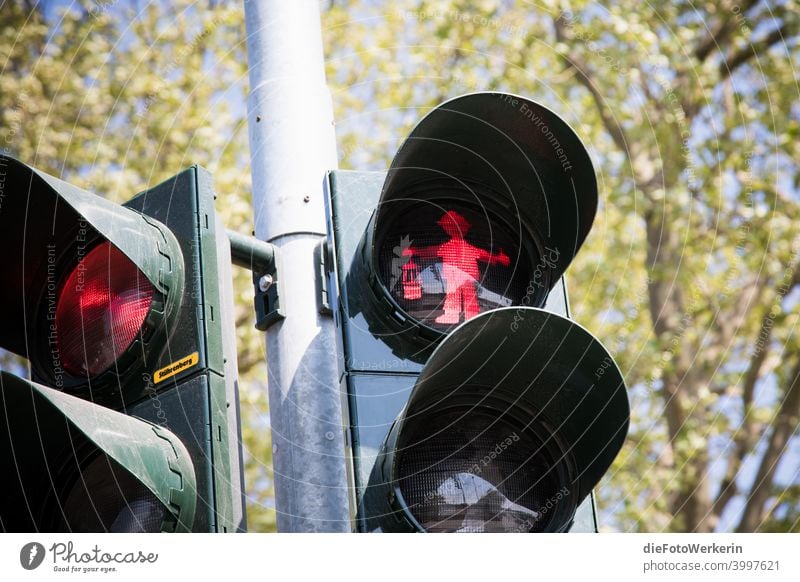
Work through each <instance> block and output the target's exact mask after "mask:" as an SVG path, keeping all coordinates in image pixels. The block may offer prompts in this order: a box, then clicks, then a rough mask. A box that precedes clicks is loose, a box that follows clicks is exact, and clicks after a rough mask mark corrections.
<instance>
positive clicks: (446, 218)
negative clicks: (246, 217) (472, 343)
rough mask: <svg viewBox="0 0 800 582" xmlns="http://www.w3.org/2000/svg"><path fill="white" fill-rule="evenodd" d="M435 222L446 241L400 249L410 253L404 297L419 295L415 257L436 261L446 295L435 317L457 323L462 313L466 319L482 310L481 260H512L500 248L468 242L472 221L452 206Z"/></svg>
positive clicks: (404, 284) (494, 261)
mask: <svg viewBox="0 0 800 582" xmlns="http://www.w3.org/2000/svg"><path fill="white" fill-rule="evenodd" d="M437 224H438V225H439V226H440V227H441V228H442V230H443V231H444V233H445V234H446V235H447V236H448V237H449V238H448V239H447V240H446V241H445V242H443V243H441V244H436V245H429V246H424V247H422V246H419V247H418V246H413V245H412V246H409V247H408V248H406V249H405V250H404V251H403V255H404V256H406V257H410V258H409V259H408V262H407V263H406V264H405V265H404V266H403V297H404V299H406V300H410V301H413V300H417V299H420V298H421V297H422V292H421V289H420V288H419V285H418V284H417V283H416V281H415V280H414V277H416V276H418V272H419V268H418V266H417V264H416V263H415V262H414V260H413V259H414V257H416V258H418V259H421V260H435V261H439V262H440V263H441V269H442V285H443V286H444V295H445V297H444V305H443V309H444V313H442V314H441V315H439V316H438V317H436V318H435V320H434V321H435V322H436V323H439V324H445V325H449V324H455V323H458V322H459V321H460V320H461V316H462V315H463V318H464V321H466V320H468V319H471V318H473V317H475V316H476V315H478V314H479V313H480V312H481V307H480V305H479V303H478V292H477V283H478V281H479V280H480V278H481V271H480V263H486V264H488V265H495V264H498V265H502V266H504V267H507V266H508V265H509V264H510V262H511V261H510V259H509V257H508V255H506V254H505V252H503V251H502V250H500V252H498V253H492V252H489V251H487V250H486V249H483V248H480V247H477V246H475V245H473V244H471V243H470V242H468V241H467V240H466V239H465V237H466V236H467V233H468V232H469V230H470V228H472V224H471V223H470V222H469V221H468V220H467V219H466V218H464V217H463V216H462V215H461V214H459V213H458V212H456V211H455V210H448V211H447V212H445V213H444V214H443V215H442V216H441V218H439V220H438V222H437Z"/></svg>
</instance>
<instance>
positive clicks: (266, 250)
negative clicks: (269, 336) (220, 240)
mask: <svg viewBox="0 0 800 582" xmlns="http://www.w3.org/2000/svg"><path fill="white" fill-rule="evenodd" d="M226 234H227V235H228V240H229V241H230V244H231V262H232V263H233V264H234V265H236V266H237V267H242V268H244V269H247V270H249V271H252V273H253V288H254V291H255V297H254V300H253V302H254V304H255V310H256V329H258V330H261V331H265V330H266V329H267V328H268V327H269V326H271V325H272V324H274V323H276V322H278V321H280V320H282V319H284V318H285V317H286V314H285V313H284V312H283V310H282V309H281V301H280V295H281V294H280V288H281V284H280V283H281V281H280V276H279V273H280V271H281V267H280V253H279V252H278V249H277V248H276V247H275V245H271V244H269V243H268V242H264V241H262V240H258V239H257V238H255V237H252V236H244V235H242V234H239V233H238V232H234V231H232V230H226Z"/></svg>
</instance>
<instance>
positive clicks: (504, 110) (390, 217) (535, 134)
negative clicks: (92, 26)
mask: <svg viewBox="0 0 800 582" xmlns="http://www.w3.org/2000/svg"><path fill="white" fill-rule="evenodd" d="M454 201H460V202H463V203H465V204H467V205H469V206H472V207H473V208H475V209H476V210H477V211H478V212H479V213H481V214H484V215H487V216H488V220H489V221H490V222H494V221H495V220H498V221H501V222H504V223H505V226H506V227H507V228H508V229H509V230H510V231H511V233H513V235H514V236H516V237H518V238H519V239H522V240H525V239H527V238H529V237H532V239H533V240H534V241H535V243H536V246H537V247H538V248H537V249H535V252H534V253H533V254H538V257H542V256H544V255H545V254H548V251H549V256H550V257H552V256H553V254H554V253H553V251H555V253H557V257H558V258H557V260H555V261H552V262H551V261H548V264H547V267H548V270H549V271H550V272H549V273H548V277H547V279H548V283H549V284H548V289H547V290H549V289H550V288H552V286H553V285H554V284H555V282H556V281H557V280H558V279H559V277H561V275H562V274H563V272H564V271H565V270H566V268H567V266H568V265H569V263H570V261H571V260H572V258H573V257H574V256H575V254H576V253H577V251H578V249H579V248H580V246H581V244H582V243H583V241H584V239H585V238H586V235H587V234H588V233H589V229H590V228H591V226H592V222H593V220H594V216H595V212H596V210H597V179H596V177H595V172H594V167H593V166H592V162H591V159H590V158H589V154H588V153H587V151H586V148H585V147H584V146H583V144H582V143H581V140H580V139H579V138H578V136H577V135H576V134H575V132H574V131H573V130H572V128H571V127H570V126H569V125H568V124H567V123H566V122H565V121H564V120H563V119H561V118H560V117H559V116H558V115H556V114H555V113H554V112H552V111H550V110H549V109H548V108H546V107H544V106H543V105H540V104H538V103H536V102H535V101H531V100H530V99H526V98H524V97H520V96H518V95H511V94H508V93H498V92H483V93H472V94H468V95H463V96H460V97H456V98H454V99H451V100H449V101H446V102H444V103H442V104H441V105H439V106H437V107H436V108H434V109H433V110H432V111H430V112H429V113H428V114H427V115H426V116H425V117H424V118H422V120H420V122H419V123H418V124H417V125H416V126H415V127H414V129H413V130H412V131H411V133H410V135H409V136H408V137H407V138H406V139H405V141H404V142H403V143H402V145H401V146H400V149H399V150H398V152H397V154H396V155H395V156H394V159H393V160H392V164H391V167H390V168H389V172H388V174H387V176H386V180H385V182H384V184H383V188H382V192H381V198H380V202H379V204H378V209H377V212H376V216H375V220H374V223H373V225H372V228H373V230H374V232H375V233H380V232H381V231H382V230H386V229H387V228H388V230H392V229H391V228H390V227H388V226H387V225H389V224H390V223H392V222H394V221H395V220H396V219H398V217H400V219H402V215H403V213H404V210H405V209H406V208H408V207H409V206H411V205H413V204H417V203H422V204H430V205H436V206H438V207H440V208H441V210H442V212H444V211H446V210H447V209H448V204H449V203H452V202H454ZM375 244H379V241H378V240H377V235H376V236H375V237H374V238H373V245H375ZM516 258H517V257H513V256H512V257H511V260H512V262H513V261H514V260H515V259H516ZM534 260H536V259H534Z"/></svg>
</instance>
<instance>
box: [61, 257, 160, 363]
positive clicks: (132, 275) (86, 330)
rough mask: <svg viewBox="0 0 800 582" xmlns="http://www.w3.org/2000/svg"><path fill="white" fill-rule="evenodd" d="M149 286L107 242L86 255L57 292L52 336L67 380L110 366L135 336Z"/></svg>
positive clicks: (149, 295)
mask: <svg viewBox="0 0 800 582" xmlns="http://www.w3.org/2000/svg"><path fill="white" fill-rule="evenodd" d="M152 299H153V285H152V284H151V283H150V281H148V280H147V278H146V277H145V276H144V275H143V274H142V273H141V271H139V269H138V268H137V267H136V265H134V264H133V262H131V260H130V259H129V258H128V257H126V256H125V255H124V254H123V253H122V252H121V251H120V250H119V249H117V248H116V247H115V246H114V245H112V244H111V243H109V242H104V243H101V244H100V245H98V246H96V247H94V248H93V249H92V250H91V251H90V252H89V254H87V255H86V256H85V257H84V258H83V259H81V261H80V262H79V263H78V265H77V266H76V267H75V270H73V271H72V273H71V274H70V276H69V277H68V278H67V281H66V283H65V284H64V286H63V287H62V288H61V294H60V296H59V298H58V306H57V308H56V319H55V324H56V333H57V338H58V350H59V356H60V359H61V365H62V366H63V368H64V370H66V371H67V372H68V373H69V374H71V375H73V376H79V377H92V376H96V375H98V374H100V373H101V372H104V371H105V370H107V369H108V368H110V367H111V366H112V365H113V364H114V362H115V361H116V359H117V358H118V357H119V356H120V355H121V354H122V353H123V352H124V351H125V350H127V349H128V347H130V345H131V343H132V342H133V340H134V339H135V338H136V336H137V335H138V334H139V332H140V330H141V328H142V324H143V323H144V320H145V317H147V313H148V312H149V311H150V303H151V302H152Z"/></svg>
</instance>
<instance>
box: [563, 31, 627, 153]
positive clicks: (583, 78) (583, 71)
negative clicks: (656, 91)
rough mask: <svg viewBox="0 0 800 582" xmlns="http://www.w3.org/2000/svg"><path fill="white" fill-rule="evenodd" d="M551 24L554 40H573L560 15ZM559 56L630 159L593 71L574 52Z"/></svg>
mask: <svg viewBox="0 0 800 582" xmlns="http://www.w3.org/2000/svg"><path fill="white" fill-rule="evenodd" d="M553 26H554V28H555V33H556V40H557V41H558V42H563V43H567V42H570V41H572V40H573V39H572V38H571V37H570V36H569V34H568V33H567V29H566V26H565V22H564V19H563V17H562V16H559V17H557V18H554V19H553ZM560 56H561V59H562V60H563V61H564V63H565V64H566V65H567V67H568V68H571V69H572V70H574V71H575V75H576V76H577V78H578V81H579V82H580V83H581V85H583V86H584V87H586V89H587V90H588V91H589V93H590V94H591V96H592V99H593V100H594V102H595V105H596V106H597V109H598V112H599V114H600V119H601V120H602V122H603V126H605V128H606V131H608V133H609V134H610V135H611V139H613V140H614V143H615V144H616V145H617V147H618V148H619V149H620V150H622V152H623V153H624V154H625V155H626V156H628V159H632V158H633V156H632V155H631V152H630V143H631V142H630V140H628V138H627V136H626V135H625V130H624V129H623V127H622V125H621V124H620V123H618V122H617V121H616V119H615V118H614V115H613V114H612V113H611V111H610V110H609V107H608V105H607V104H606V102H605V100H604V99H603V96H602V95H601V94H600V91H599V90H598V88H597V86H596V85H595V84H594V83H593V82H592V77H594V76H595V75H594V72H593V71H591V69H589V66H588V65H587V64H586V63H585V62H584V61H583V60H582V59H581V58H580V57H578V56H577V55H575V54H569V55H565V54H562V55H560Z"/></svg>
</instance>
